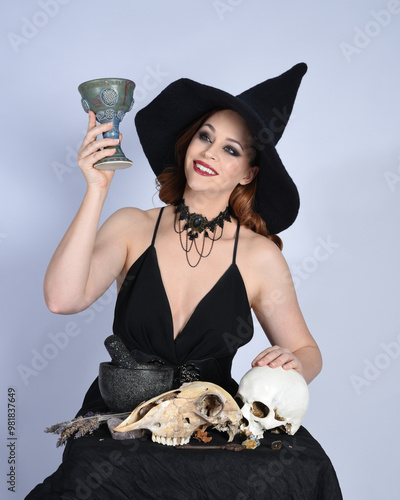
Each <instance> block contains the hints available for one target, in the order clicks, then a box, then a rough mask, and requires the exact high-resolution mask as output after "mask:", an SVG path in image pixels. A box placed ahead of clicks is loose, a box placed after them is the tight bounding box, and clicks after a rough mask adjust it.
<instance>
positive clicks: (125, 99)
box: [78, 78, 135, 170]
mask: <svg viewBox="0 0 400 500" xmlns="http://www.w3.org/2000/svg"><path fill="white" fill-rule="evenodd" d="M134 89H135V83H134V82H132V81H131V80H126V79H124V78H98V79H97V80H89V81H88V82H84V83H81V84H80V85H79V87H78V90H79V93H80V94H81V96H82V100H81V103H82V107H83V109H84V110H85V111H86V113H89V111H93V112H94V113H95V115H96V120H97V121H98V122H99V123H107V122H113V124H114V126H113V128H112V129H111V130H109V131H108V132H104V133H103V137H104V138H106V139H118V138H119V124H120V122H121V121H122V119H123V118H124V116H125V113H128V112H129V111H130V110H131V109H132V107H133V103H134V99H133V91H134ZM111 147H112V148H114V147H115V146H107V147H106V149H110V148H111ZM94 166H95V167H96V168H98V169H100V170H119V169H122V168H127V167H130V166H132V162H131V160H128V158H127V157H126V156H125V155H124V153H123V151H122V149H121V145H120V144H118V145H117V146H116V147H115V153H114V154H113V155H112V156H107V157H106V158H103V159H102V160H99V161H98V162H96V163H95V164H94Z"/></svg>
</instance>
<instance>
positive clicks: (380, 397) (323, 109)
mask: <svg viewBox="0 0 400 500" xmlns="http://www.w3.org/2000/svg"><path fill="white" fill-rule="evenodd" d="M0 23H1V30H2V34H1V36H2V43H1V54H2V92H1V95H2V100H1V111H2V112H1V117H2V148H1V162H2V166H1V176H2V181H1V196H0V204H1V220H0V252H1V301H0V308H1V309H0V314H1V339H2V346H1V363H0V367H1V392H0V394H1V397H0V406H1V408H0V415H1V420H0V426H1V427H0V431H1V436H2V437H1V443H0V445H1V459H0V460H1V461H0V463H1V486H0V488H1V491H0V496H1V498H7V499H8V498H10V499H11V498H18V499H22V498H24V496H25V495H26V494H27V492H28V491H30V489H32V488H33V487H34V486H35V485H36V484H37V483H38V482H41V481H42V480H43V479H44V478H45V477H46V476H47V475H49V474H51V473H52V472H54V471H55V470H56V468H57V467H58V465H59V463H60V461H61V454H62V449H57V448H56V440H57V438H56V437H55V436H53V435H49V434H45V433H44V432H43V430H44V428H45V427H47V426H49V425H51V424H55V423H57V422H61V421H64V420H67V419H69V418H72V417H73V416H74V414H75V412H76V411H77V409H78V408H79V407H80V405H81V401H82V398H83V395H84V393H85V391H86V389H87V388H88V386H89V385H90V383H91V382H92V380H93V379H94V378H95V376H96V375H97V370H98V365H99V363H100V362H101V361H107V360H108V359H109V356H108V354H107V351H106V350H105V347H104V345H103V341H104V339H105V338H106V336H108V335H109V334H110V333H111V327H112V318H113V309H114V302H115V298H116V291H115V288H114V287H112V288H111V289H110V290H109V291H107V292H106V293H105V295H104V296H103V297H102V298H100V299H99V300H98V301H97V302H96V303H95V304H93V305H92V306H91V307H90V308H89V309H88V310H86V311H84V312H82V313H80V314H76V315H72V316H61V315H54V314H52V313H50V312H49V311H48V310H47V308H46V306H45V303H44V300H43V293H42V283H43V277H44V273H45V270H46V267H47V264H48V262H49V260H50V258H51V255H52V253H53V251H54V250H55V248H56V245H57V244H58V242H59V240H60V239H61V237H62V235H63V233H64V231H65V230H66V228H67V226H68V225H69V223H70V222H71V220H72V218H73V217H74V215H75V213H76V210H77V209H78V206H79V204H80V201H81V199H82V197H83V194H84V191H85V182H84V179H83V177H82V175H81V174H80V171H79V168H78V167H77V164H76V153H77V149H78V147H79V145H80V143H81V141H82V139H83V136H84V133H85V129H86V127H87V115H86V114H85V113H84V112H83V110H82V107H81V104H80V96H79V94H78V91H77V87H78V85H79V84H80V83H81V82H83V81H86V80H90V79H92V78H99V77H105V76H117V77H125V78H130V79H133V80H134V81H135V82H136V84H137V88H136V91H135V98H136V102H135V106H134V108H133V110H132V112H131V113H129V114H128V115H126V117H125V119H124V121H123V122H122V124H121V131H122V133H123V135H124V139H123V143H122V145H123V150H124V152H125V153H126V155H127V156H128V157H129V158H131V159H132V160H133V161H134V166H133V167H132V168H130V169H128V170H124V171H120V172H117V173H116V175H115V177H114V180H113V183H112V186H111V190H110V194H109V197H108V200H107V202H106V205H105V208H104V212H103V217H102V221H104V220H105V218H107V217H108V216H109V215H111V213H112V212H114V211H115V210H117V209H119V208H121V207H123V206H127V205H133V206H138V207H140V208H143V209H146V208H150V207H152V206H160V202H159V200H158V197H157V195H155V192H156V191H155V186H154V179H153V175H152V172H151V170H150V167H149V166H148V164H147V161H146V160H145V157H144V155H143V153H142V150H141V147H140V146H139V143H138V138H137V135H136V131H135V128H134V123H133V120H134V115H135V113H136V112H137V111H138V110H139V109H140V108H142V107H143V106H145V105H146V104H147V103H148V102H149V101H150V100H151V99H152V98H154V97H155V96H156V95H157V94H158V93H159V92H160V91H161V90H162V89H163V88H164V87H166V86H167V85H168V84H169V83H170V82H172V81H174V80H176V79H178V78H180V77H182V76H185V77H189V78H192V79H194V80H197V81H199V82H202V83H206V84H209V85H213V86H216V87H220V88H223V89H225V90H227V91H229V92H231V93H233V94H237V93H240V92H242V91H243V90H244V89H247V88H249V87H250V86H252V85H254V84H256V83H258V82H260V81H262V80H265V79H266V78H269V77H272V76H276V75H278V74H280V73H282V72H283V71H285V70H286V69H288V68H289V67H291V66H292V65H294V64H295V63H297V62H300V61H305V62H307V64H308V66H309V71H308V73H307V75H306V76H305V77H304V80H303V84H302V87H301V89H300V92H299V95H298V100H297V103H296V105H295V109H294V113H293V115H292V118H291V120H290V123H289V125H288V127H287V129H286V132H285V134H284V135H283V138H282V140H281V142H280V144H279V145H278V150H279V152H280V155H281V157H282V159H283V160H284V163H285V165H286V166H287V168H288V170H289V172H290V173H291V175H292V176H293V178H294V179H295V181H296V183H297V185H298V188H299V191H300V195H301V210H300V214H299V217H298V219H297V221H296V223H295V224H294V226H292V227H291V228H289V229H288V230H287V231H285V232H284V233H282V234H281V236H282V238H283V241H284V250H283V252H284V255H285V258H286V259H287V261H288V263H289V266H290V268H291V270H292V273H293V277H294V280H295V284H296V288H297V293H298V297H299V301H300V305H301V307H302V310H303V313H304V315H305V318H306V320H307V323H308V325H309V328H310V330H311V332H312V333H313V335H314V336H315V338H316V340H317V342H318V343H319V345H320V347H321V350H322V354H323V357H324V368H323V371H322V373H321V374H320V375H319V377H318V378H317V379H316V380H315V381H313V382H312V383H311V385H310V394H311V404H310V408H309V411H308V414H307V416H306V420H305V422H304V425H305V427H306V428H307V429H308V430H309V431H310V432H311V434H313V435H314V436H315V437H316V438H317V439H318V440H319V442H320V443H321V445H322V446H323V448H324V449H325V451H326V452H327V454H328V455H329V457H330V459H331V460H332V462H333V464H334V466H335V469H336V472H337V474H338V477H339V480H340V483H341V486H342V489H343V494H344V498H345V499H348V500H361V499H363V500H369V499H371V500H375V499H379V500H381V499H385V500H395V499H397V498H398V492H397V491H396V490H398V461H399V454H398V453H399V452H398V450H399V438H398V432H397V420H398V416H399V409H400V408H399V402H398V398H399V384H398V380H399V375H400V319H399V315H398V301H399V292H398V287H399V278H400V271H399V267H400V266H399V244H400V236H399V229H398V228H399V209H400V143H399V128H400V120H399V116H400V106H399V105H400V94H399V85H400V64H399V63H400V60H399V50H398V48H399V44H400V1H397V0H374V1H372V0H353V1H351V2H348V1H345V0H336V1H335V2H332V1H330V2H328V1H321V0H318V1H317V0H309V1H305V0H300V1H296V2H295V1H289V0H286V1H277V0H275V1H272V0H271V1H267V0H266V1H262V0H223V1H212V0H208V1H200V0H197V1H183V0H169V1H168V2H166V1H165V2H164V1H161V0H159V1H137V0H131V1H128V0H115V1H113V2H110V1H105V0H96V1H85V2H78V1H77V0H70V1H67V0H38V1H37V0H34V1H19V2H12V3H9V4H8V6H7V10H5V9H4V12H3V15H2V16H1V20H0ZM156 146H157V145H155V147H156ZM267 345H268V343H267V340H266V338H265V336H264V334H263V333H262V331H261V330H260V328H259V327H258V326H257V327H256V331H255V336H254V338H253V340H252V341H251V342H250V344H248V345H247V346H246V347H244V348H243V349H241V350H240V351H239V354H238V356H237V358H236V360H235V364H234V376H235V378H236V379H237V380H239V379H240V378H241V377H242V375H243V374H244V373H245V372H246V371H247V370H248V369H249V367H250V361H251V360H252V359H253V357H254V356H255V355H256V354H258V353H259V352H260V351H261V350H262V349H263V348H264V347H266V346H267ZM9 388H13V389H15V391H16V413H17V419H16V435H15V436H14V437H15V438H16V449H15V454H16V483H17V486H16V493H13V492H11V491H9V490H8V487H9V486H10V483H7V479H9V476H7V473H9V472H10V465H9V463H8V461H9V458H10V453H11V452H10V450H11V448H10V447H7V444H8V443H9V442H10V440H7V437H9V434H8V428H7V411H8V410H7V404H8V401H7V397H8V389H9Z"/></svg>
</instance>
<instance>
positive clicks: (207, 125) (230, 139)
mask: <svg viewBox="0 0 400 500" xmlns="http://www.w3.org/2000/svg"><path fill="white" fill-rule="evenodd" d="M203 127H209V128H210V129H211V130H212V131H213V132H214V133H215V128H214V127H213V126H212V125H210V124H209V123H203ZM226 140H227V141H231V142H235V143H236V144H238V145H239V146H240V147H241V149H242V151H244V149H243V146H242V145H241V144H240V142H239V141H237V140H236V139H232V138H231V137H227V138H226Z"/></svg>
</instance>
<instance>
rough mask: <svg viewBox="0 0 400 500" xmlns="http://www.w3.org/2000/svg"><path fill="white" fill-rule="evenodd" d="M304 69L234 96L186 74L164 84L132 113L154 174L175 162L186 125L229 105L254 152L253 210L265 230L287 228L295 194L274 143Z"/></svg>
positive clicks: (295, 210) (296, 68) (292, 217)
mask: <svg viewBox="0 0 400 500" xmlns="http://www.w3.org/2000/svg"><path fill="white" fill-rule="evenodd" d="M306 71H307V66H306V65H305V64H304V63H300V64H297V65H296V66H294V67H293V68H291V69H290V70H289V71H287V72H285V73H283V74H282V75H280V76H278V77H275V78H271V79H269V80H266V81H265V82H262V83H260V84H258V85H256V86H255V87H252V88H251V89H249V90H247V91H245V92H243V93H242V94H239V95H237V96H233V95H231V94H229V93H227V92H225V91H223V90H219V89H217V88H214V87H210V86H208V85H204V84H201V83H198V82H195V81H193V80H190V79H187V78H182V79H179V80H177V81H175V82H173V83H171V84H170V85H168V87H166V88H165V89H164V90H163V91H162V92H161V93H160V94H159V95H158V96H157V97H156V98H155V99H154V100H153V101H152V102H150V104H148V105H147V106H146V107H145V108H143V109H141V110H140V111H139V112H138V113H137V114H136V118H135V123H136V128H137V132H138V135H139V139H140V142H141V145H142V147H143V151H144V153H145V155H146V157H147V159H148V161H149V163H150V166H151V168H152V169H153V172H154V173H155V175H156V176H158V175H159V174H161V173H162V172H163V171H164V169H165V168H166V167H168V166H171V165H176V158H175V143H176V141H177V139H178V138H179V136H180V135H181V134H182V132H183V131H184V130H185V129H186V128H187V127H188V126H190V125H191V124H192V123H193V122H195V121H196V120H197V119H199V118H200V117H201V116H203V115H204V114H206V113H208V112H209V111H212V110H213V109H232V110H234V111H237V112H238V113H239V114H240V115H241V116H243V118H244V119H245V120H246V122H247V124H248V126H249V128H250V131H251V133H252V135H253V137H254V139H255V144H256V148H257V150H258V152H259V158H260V161H259V165H258V166H259V173H258V181H257V190H256V195H255V210H256V211H257V212H258V213H259V214H260V215H261V216H262V218H263V219H264V220H265V222H266V225H267V229H268V231H269V233H270V234H277V233H279V232H281V231H283V230H284V229H286V228H288V227H289V226H290V225H291V224H293V222H294V221H295V219H296V217H297V214H298V211H299V206H300V199H299V194H298V191H297V188H296V185H295V183H294V182H293V180H292V178H291V177H290V175H289V174H288V172H287V170H286V169H285V167H284V165H283V163H282V161H281V159H280V157H279V155H278V152H277V151H276V149H275V145H276V144H277V142H278V141H279V139H280V137H281V135H282V133H283V130H284V128H285V126H286V123H287V121H288V119H289V117H290V114H291V111H292V108H293V104H294V100H295V98H296V94H297V90H298V87H299V85H300V82H301V79H302V77H303V76H304V74H305V73H306Z"/></svg>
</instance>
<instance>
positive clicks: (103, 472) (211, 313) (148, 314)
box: [26, 209, 342, 500]
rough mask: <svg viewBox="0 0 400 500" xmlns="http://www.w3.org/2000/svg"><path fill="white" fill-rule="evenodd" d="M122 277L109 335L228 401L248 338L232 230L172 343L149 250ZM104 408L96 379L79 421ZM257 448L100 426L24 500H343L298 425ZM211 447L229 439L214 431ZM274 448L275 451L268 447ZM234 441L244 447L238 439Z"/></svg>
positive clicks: (69, 449) (325, 461) (70, 447)
mask: <svg viewBox="0 0 400 500" xmlns="http://www.w3.org/2000/svg"><path fill="white" fill-rule="evenodd" d="M162 213H163V209H161V210H160V214H159V217H158V220H157V224H156V227H155V230H154V235H153V239H152V242H151V245H150V246H149V247H148V248H147V249H146V250H145V251H144V253H143V254H142V255H141V256H140V257H139V258H138V259H137V260H136V262H135V263H134V264H133V265H132V267H131V268H130V270H129V271H128V273H127V275H126V278H125V280H124V283H123V284H122V287H121V290H120V292H119V294H118V298H117V302H116V306H115V316H114V325H113V332H114V334H115V335H118V336H119V337H120V338H121V339H122V341H123V342H124V344H125V345H126V346H127V347H128V349H129V350H130V351H136V352H137V353H139V354H142V355H143V356H144V357H149V358H151V359H154V358H157V359H159V360H160V361H162V362H163V363H166V364H168V365H170V366H173V367H174V370H175V380H176V381H177V384H178V385H179V381H180V379H181V378H182V376H183V374H185V373H186V374H187V372H188V371H189V372H190V371H195V372H196V375H197V377H198V378H199V380H204V381H209V382H213V383H216V384H218V385H220V386H221V387H224V388H225V389H226V390H227V391H228V392H230V393H231V394H232V395H233V396H234V395H235V394H236V391H237V387H238V386H237V383H236V382H235V381H234V380H233V379H232V377H231V366H232V359H233V357H234V355H235V354H236V352H237V349H238V348H239V347H241V346H243V345H245V344H246V343H247V342H249V341H250V339H251V338H252V336H253V322H252V316H251V311H250V306H249V303H248V299H247V293H246V288H245V285H244V282H243V279H242V276H241V274H240V271H239V269H238V267H237V265H236V250H237V245H238V241H239V229H240V226H239V225H238V227H237V232H236V238H235V243H234V248H233V257H232V263H231V265H230V266H229V267H228V269H227V270H226V271H225V272H224V274H223V275H222V276H221V277H220V278H219V280H218V281H217V283H216V284H215V285H214V286H213V287H212V289H211V290H210V291H209V292H208V293H207V294H206V295H205V296H204V297H203V299H202V300H201V301H200V302H199V304H198V305H197V307H196V309H195V310H194V312H193V314H192V315H191V317H190V318H189V320H188V322H187V324H186V325H185V327H184V328H183V330H182V331H181V333H180V334H179V335H178V337H177V338H176V339H174V335H173V331H174V330H173V322H172V314H171V309H170V305H169V302H168V298H167V295H166V292H165V288H164V285H163V282H162V278H161V274H160V269H159V266H158V260H157V252H156V249H155V246H154V243H155V238H156V234H157V230H158V226H159V223H160V220H161V216H162ZM89 411H97V412H107V411H108V408H107V406H106V404H105V403H104V401H103V399H102V397H101V395H100V391H99V387H98V381H97V379H96V380H95V381H94V382H93V384H92V385H91V387H90V388H89V390H88V392H87V393H86V396H85V399H84V402H83V406H82V408H81V409H80V411H79V412H78V415H84V414H86V413H87V412H89ZM265 434H266V435H265V436H264V438H263V439H262V440H261V445H260V446H259V447H258V448H256V449H255V450H244V451H240V452H232V451H226V450H201V449H198V450H177V449H175V448H173V447H170V446H164V445H160V444H156V443H153V442H152V441H151V439H150V438H149V437H148V436H145V437H142V438H140V439H136V440H125V441H116V440H113V439H112V438H111V437H110V434H109V432H108V430H107V428H106V426H104V425H103V426H101V427H100V429H98V430H97V431H95V432H94V433H93V434H92V435H90V436H85V437H83V438H79V439H77V440H73V439H72V440H71V439H70V440H69V442H68V444H67V446H66V449H65V451H64V455H63V462H62V464H61V465H60V467H59V468H58V470H57V471H56V472H55V473H54V474H52V475H51V476H49V477H48V478H47V479H45V481H44V482H43V483H41V484H39V485H38V486H36V488H35V489H34V490H33V491H32V492H31V493H30V494H29V495H28V496H27V497H26V499H29V500H33V499H56V498H60V499H63V500H72V499H101V500H108V499H110V500H111V499H113V500H114V499H115V500H118V499H152V498H154V499H156V498H157V499H160V498H161V499H163V500H164V499H185V500H188V499H209V498H210V499H212V498H223V499H225V498H226V499H234V500H244V499H249V500H250V499H257V498H263V499H278V498H279V499H292V498H293V499H304V500H312V499H314V498H315V499H323V500H325V499H327V500H328V499H329V500H339V499H341V498H342V496H341V492H340V487H339V484H338V481H337V478H336V474H335V471H334V469H333V467H332V464H331V462H330V460H329V458H328V457H327V456H326V454H325V452H324V451H323V449H322V448H321V446H320V445H319V444H318V443H317V442H316V441H315V439H314V438H313V437H312V436H311V435H310V434H309V433H308V432H307V431H306V430H305V429H304V428H303V427H301V428H300V429H299V431H297V433H296V435H295V436H287V435H286V434H282V435H279V436H277V435H276V434H271V433H269V432H266V433H265ZM210 435H211V436H212V444H226V442H227V436H226V435H224V434H221V433H219V432H217V431H211V432H210ZM276 440H279V441H281V445H280V449H278V450H276V449H274V450H273V449H272V448H271V443H272V442H273V441H276ZM235 441H237V442H241V439H240V438H239V437H237V438H235Z"/></svg>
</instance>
